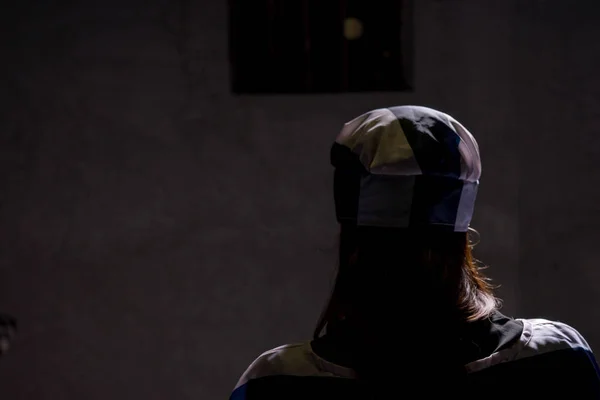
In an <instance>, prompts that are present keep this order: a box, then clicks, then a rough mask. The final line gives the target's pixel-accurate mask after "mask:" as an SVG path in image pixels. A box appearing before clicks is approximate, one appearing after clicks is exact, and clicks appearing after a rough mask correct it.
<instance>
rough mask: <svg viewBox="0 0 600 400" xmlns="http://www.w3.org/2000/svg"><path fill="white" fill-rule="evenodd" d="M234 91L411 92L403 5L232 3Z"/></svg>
mask: <svg viewBox="0 0 600 400" xmlns="http://www.w3.org/2000/svg"><path fill="white" fill-rule="evenodd" d="M229 16H230V20H229V50H230V53H229V54H230V66H231V70H230V71H231V86H232V91H233V92H234V93H239V94H243V93H254V94H268V93H273V94H275V93H282V94H284V93H288V94H292V93H339V92H376V91H407V90H411V89H412V82H411V72H412V71H411V67H412V54H411V34H412V26H411V20H410V17H411V13H410V4H409V2H408V1H406V0H404V1H402V0H396V1H393V0H230V1H229Z"/></svg>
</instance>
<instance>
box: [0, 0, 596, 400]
mask: <svg viewBox="0 0 600 400" xmlns="http://www.w3.org/2000/svg"><path fill="white" fill-rule="evenodd" d="M17 3H18V4H16V5H12V6H11V7H12V9H8V8H7V9H6V10H5V11H3V13H2V19H3V25H4V26H5V27H7V28H8V29H7V34H6V35H4V37H3V38H2V40H3V42H4V43H3V45H4V46H3V49H4V50H3V54H2V59H3V60H4V61H3V62H2V65H1V66H0V68H1V71H2V74H1V75H0V76H1V77H2V83H3V86H2V87H3V90H2V91H0V99H1V102H2V103H1V104H2V111H3V113H2V118H0V124H1V125H0V129H1V130H0V135H1V136H0V137H1V142H0V143H1V147H0V152H1V153H0V154H1V155H2V157H1V159H0V162H1V165H0V174H1V175H0V176H1V181H0V182H1V185H2V186H1V188H0V196H1V197H0V202H1V203H0V205H1V208H0V221H1V223H0V279H1V281H0V309H1V310H2V311H4V312H8V313H11V314H14V315H16V316H17V317H18V318H19V320H20V332H19V336H18V340H17V341H16V343H15V347H14V348H13V349H12V351H11V352H10V353H9V354H8V355H7V356H6V357H5V358H3V359H2V360H0V397H2V399H6V400H13V399H15V400H16V399H19V400H29V399H32V400H43V399H65V400H69V399H89V400H93V399H106V398H112V399H115V400H117V399H130V398H145V399H146V400H152V399H165V398H169V399H207V400H212V399H215V400H216V399H222V398H226V397H227V395H228V392H229V391H230V390H231V388H232V386H233V385H234V384H235V382H236V380H237V378H238V377H239V375H240V374H241V372H242V371H243V369H244V368H245V367H246V366H247V364H248V363H249V362H250V361H251V360H252V359H253V358H254V357H255V356H257V355H258V354H259V353H261V352H262V351H264V350H266V349H268V348H271V347H274V346H276V345H279V344H282V343H285V342H292V341H299V340H304V339H306V338H308V337H309V335H310V333H311V330H312V327H313V323H314V322H315V320H316V317H317V315H318V312H319V311H320V307H321V306H322V304H323V302H324V300H325V297H326V294H327V291H328V288H329V280H330V278H331V276H332V270H333V264H334V259H335V249H334V238H335V231H336V227H335V221H334V218H333V208H332V204H331V193H330V188H331V170H330V168H329V164H328V150H329V145H330V143H331V140H332V139H333V137H334V136H335V134H336V133H337V132H338V130H339V128H340V127H341V125H342V124H343V123H344V122H345V121H346V120H348V119H350V118H353V117H354V116H356V115H358V114H360V113H362V112H365V111H367V110H369V109H371V108H376V107H381V106H388V105H398V104H422V105H427V106H431V107H434V108H439V109H442V110H445V111H447V112H449V113H450V114H453V115H454V116H455V117H457V119H459V120H460V121H462V122H463V123H464V124H465V125H466V126H467V127H468V128H469V129H470V130H471V131H472V132H473V133H474V134H475V135H476V137H477V138H478V140H479V142H480V146H481V149H482V154H483V161H484V174H483V178H482V186H481V192H480V196H479V205H478V209H477V214H476V217H475V220H474V226H475V227H476V228H478V229H479V231H480V232H481V236H482V243H481V245H480V246H479V247H478V252H477V256H478V257H479V258H480V259H482V260H483V261H485V262H486V263H488V264H490V266H491V267H490V269H489V274H490V275H491V276H492V277H493V278H494V279H495V280H496V282H498V283H501V284H502V285H503V286H502V287H501V289H500V295H501V296H502V297H503V298H504V299H505V311H506V313H508V314H511V315H519V316H546V317H550V318H557V319H561V320H564V321H566V322H568V323H571V324H573V325H575V326H576V327H577V328H579V330H580V331H581V332H582V333H583V334H584V335H586V336H587V337H588V338H589V340H590V342H591V343H592V345H593V346H595V347H598V346H600V324H598V323H596V319H597V318H598V316H599V314H600V311H598V309H599V308H598V306H599V303H600V294H598V292H597V291H596V290H594V289H595V287H594V286H595V285H596V282H597V281H598V278H599V275H600V272H598V269H597V268H596V262H597V260H598V259H599V256H598V255H597V249H596V246H595V244H596V243H597V241H598V239H599V238H600V233H598V230H597V229H596V226H597V225H598V223H600V208H599V207H598V204H599V200H600V194H599V193H598V190H597V183H596V181H597V180H598V178H600V169H599V168H598V167H597V166H596V164H595V162H596V160H597V159H598V155H599V154H598V153H599V152H600V139H598V138H596V136H597V135H594V134H595V130H596V127H597V125H599V124H600V111H599V110H600V107H599V106H600V100H599V99H600V96H599V94H600V93H599V92H600V78H598V75H597V74H595V73H596V71H598V70H599V64H600V63H599V52H600V45H599V44H598V41H597V40H595V38H597V37H598V34H599V33H600V32H599V29H600V28H598V26H597V24H595V21H596V19H597V18H596V17H595V16H596V15H597V12H596V11H595V9H594V3H596V2H595V1H593V0H590V1H584V0H580V1H577V2H571V3H572V4H571V3H569V7H570V8H569V9H568V10H567V9H565V7H566V6H565V5H564V2H560V1H555V0H546V1H542V0H535V1H534V0H531V1H528V2H517V1H516V0H515V1H492V0H486V1H481V0H462V1H461V0H446V1H441V0H438V1H434V0H419V1H415V3H417V4H416V5H415V29H416V32H415V45H414V47H415V57H416V59H415V85H416V91H415V92H414V93H398V94H385V95H383V94H352V95H330V96H279V97H264V96H263V97H260V96H258V97H234V96H232V95H230V94H229V91H228V89H229V87H228V63H227V47H226V43H227V32H226V30H227V19H226V3H225V1H217V0H211V1H208V0H206V1H197V2H192V1H189V0H188V1H185V0H182V1H179V2H174V1H173V2H167V1H165V0H162V1H161V0H152V1H145V2H142V1H139V0H138V1H136V0H127V1H116V0H107V1H87V2H77V1H71V2H66V1H64V2H53V5H52V6H49V5H47V6H43V5H40V4H39V2H38V3H34V2H31V3H29V4H28V3H25V2H17ZM48 3H50V2H48ZM517 4H520V5H517Z"/></svg>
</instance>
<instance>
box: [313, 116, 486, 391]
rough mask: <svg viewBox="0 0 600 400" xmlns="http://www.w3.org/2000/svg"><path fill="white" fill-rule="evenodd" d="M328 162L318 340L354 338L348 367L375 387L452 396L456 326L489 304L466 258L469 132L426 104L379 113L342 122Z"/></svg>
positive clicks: (460, 363) (473, 165) (472, 157)
mask: <svg viewBox="0 0 600 400" xmlns="http://www.w3.org/2000/svg"><path fill="white" fill-rule="evenodd" d="M331 161H332V164H333V166H334V167H335V175H334V197H335V206H336V215H337V220H338V222H339V223H340V235H339V266H338V271H337V277H336V281H335V285H334V288H333V291H332V296H331V299H330V301H329V303H328V305H327V307H326V308H325V310H324V312H323V314H322V316H321V318H320V319H319V321H318V324H317V327H316V330H315V338H318V337H319V336H320V335H321V334H322V332H323V330H325V331H326V332H327V334H328V335H333V336H336V335H337V336H338V337H339V338H340V340H347V341H348V342H350V343H352V345H351V346H350V347H348V348H345V350H346V351H350V352H353V353H354V354H353V356H352V359H353V362H352V363H353V365H352V367H353V368H354V369H355V371H356V372H357V373H358V377H359V378H360V379H362V380H363V381H365V382H366V383H367V384H368V385H371V386H372V388H373V390H374V391H381V392H386V393H389V391H390V390H394V387H395V386H396V385H398V384H400V385H403V386H404V387H409V386H412V387H416V389H417V390H421V393H422V394H423V395H425V392H426V391H427V390H428V389H431V388H434V389H436V390H439V389H440V388H441V387H446V388H445V389H443V390H444V391H446V392H448V393H449V391H451V390H452V388H451V387H454V388H455V389H456V388H457V387H460V386H461V385H462V383H463V381H464V379H463V378H465V376H466V372H465V370H464V360H463V359H462V356H461V349H462V343H461V340H462V337H461V330H462V327H463V326H464V324H467V323H469V322H471V321H476V320H480V319H484V318H487V317H488V316H489V315H490V314H491V313H492V312H493V311H495V309H496V307H497V301H496V298H495V297H494V295H493V293H492V288H491V286H490V285H489V283H488V281H487V279H486V278H485V277H484V276H483V274H482V273H481V271H480V267H479V266H478V264H477V263H476V260H475V259H474V258H473V256H472V254H471V249H472V247H473V244H472V243H471V241H470V237H469V236H470V232H472V230H471V229H470V227H469V225H470V221H471V218H472V215H473V210H474V203H475V197H476V193H477V188H478V184H479V178H480V175H481V162H480V158H479V148H478V146H477V143H476V141H475V139H474V138H473V136H472V135H471V134H470V133H469V132H468V131H467V129H466V128H465V127H464V126H462V125H461V124H460V123H458V122H457V121H456V120H455V119H454V118H452V117H450V116H448V115H447V114H444V113H441V112H439V111H436V110H432V109H430V108H425V107H416V106H402V107H393V108H385V109H378V110H373V111H371V112H369V113H366V114H363V115H361V116H360V117H358V118H356V119H354V120H352V121H350V122H348V123H347V124H346V125H345V126H344V128H343V130H342V132H341V133H340V135H339V136H338V138H337V140H336V142H335V143H334V145H333V147H332V151H331ZM423 384H425V385H427V386H422V385H423ZM415 385H416V386H415ZM419 388H420V389H419Z"/></svg>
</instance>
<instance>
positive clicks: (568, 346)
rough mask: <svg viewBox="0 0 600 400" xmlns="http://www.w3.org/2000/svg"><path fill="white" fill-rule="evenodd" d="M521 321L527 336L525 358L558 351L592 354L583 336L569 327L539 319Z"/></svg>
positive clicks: (524, 350)
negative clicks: (576, 351) (577, 351)
mask: <svg viewBox="0 0 600 400" xmlns="http://www.w3.org/2000/svg"><path fill="white" fill-rule="evenodd" d="M522 321H523V323H524V324H525V327H526V329H525V333H526V334H527V335H528V337H527V342H526V345H525V347H524V349H523V352H524V353H525V354H524V355H525V356H526V355H534V354H540V353H547V352H552V351H559V350H581V351H586V352H590V353H591V352H592V350H591V348H590V345H589V344H588V342H587V341H586V339H585V338H584V337H583V335H582V334H581V333H579V331H578V330H577V329H575V328H574V327H572V326H571V325H567V324H566V323H564V322H559V321H551V320H547V319H541V318H536V319H524V320H522ZM527 328H528V329H527Z"/></svg>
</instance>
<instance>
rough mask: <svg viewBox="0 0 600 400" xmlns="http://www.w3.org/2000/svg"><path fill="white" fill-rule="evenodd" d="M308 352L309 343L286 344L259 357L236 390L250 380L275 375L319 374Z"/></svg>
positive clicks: (249, 367)
mask: <svg viewBox="0 0 600 400" xmlns="http://www.w3.org/2000/svg"><path fill="white" fill-rule="evenodd" d="M311 354H312V351H311V350H310V342H303V343H295V344H286V345H283V346H279V347H275V348H273V349H270V350H267V351H265V352H264V353H262V354H261V355H259V356H258V357H257V358H256V359H255V360H254V361H253V362H252V363H251V364H250V365H249V366H248V368H247V369H246V371H244V373H243V374H242V376H241V377H240V379H239V381H238V383H237V385H236V388H239V387H241V386H243V385H245V384H246V383H248V382H249V381H251V380H254V379H259V378H263V377H267V376H275V375H296V376H298V375H299V376H310V375H315V374H317V373H318V372H319V369H318V368H317V366H316V364H315V362H314V359H313V357H311Z"/></svg>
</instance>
